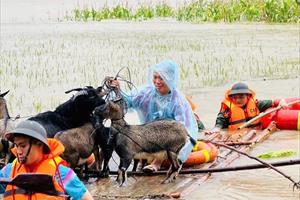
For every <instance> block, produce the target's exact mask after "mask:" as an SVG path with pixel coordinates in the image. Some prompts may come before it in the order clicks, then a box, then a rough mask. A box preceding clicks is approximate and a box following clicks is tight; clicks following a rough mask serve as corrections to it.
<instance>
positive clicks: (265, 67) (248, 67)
mask: <svg viewBox="0 0 300 200" xmlns="http://www.w3.org/2000/svg"><path fill="white" fill-rule="evenodd" d="M125 13H126V12H125ZM124 16H125V15H124ZM145 17H147V16H145ZM94 25H95V24H94V23H79V24H78V23H74V24H73V23H72V24H53V25H51V24H46V25H39V26H36V25H31V26H30V25H26V31H15V30H18V28H21V29H22V25H14V26H10V25H2V28H3V29H4V30H6V31H5V32H2V35H1V37H2V40H1V53H0V63H1V67H0V75H1V78H0V86H1V90H2V91H4V90H5V89H10V90H11V92H10V94H9V95H8V96H7V98H8V99H7V100H8V102H9V109H10V111H11V112H12V115H16V114H19V113H18V112H19V111H20V110H22V113H20V114H21V115H23V116H24V115H29V114H32V113H33V112H34V113H36V112H40V111H45V110H47V109H53V108H54V107H56V106H57V105H59V103H61V102H63V101H64V100H66V99H67V98H69V95H65V94H64V91H66V90H69V89H71V88H76V87H82V86H85V85H93V86H99V85H100V84H101V82H102V80H103V79H104V77H105V76H107V75H110V76H114V75H115V73H117V71H118V70H119V69H120V68H122V67H129V69H130V71H131V76H132V81H133V82H134V83H135V85H137V86H140V85H142V84H144V83H145V82H146V77H147V69H148V67H149V66H150V65H152V64H154V63H157V62H159V61H161V60H163V59H172V60H174V61H175V62H177V63H178V64H179V66H180V69H181V73H180V74H181V82H180V87H181V89H182V90H183V91H185V92H186V93H188V92H189V91H190V90H191V89H196V88H201V87H206V86H217V85H220V84H224V83H227V82H232V81H237V80H249V79H257V78H264V77H270V78H291V77H295V76H296V75H297V74H299V65H300V63H299V46H300V43H299V42H300V41H299V28H298V27H297V26H293V25H214V24H203V25H201V26H195V25H189V24H181V23H178V24H177V25H175V24H174V22H160V23H155V22H145V23H126V22H125V23H124V22H109V23H98V24H97V26H94ZM23 28H24V27H23ZM37 28H38V29H39V30H41V31H40V32H36V31H35V29H37ZM22 30H23V29H22Z"/></svg>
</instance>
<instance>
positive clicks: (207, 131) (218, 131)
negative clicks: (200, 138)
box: [204, 127, 221, 135]
mask: <svg viewBox="0 0 300 200" xmlns="http://www.w3.org/2000/svg"><path fill="white" fill-rule="evenodd" d="M220 131H221V129H220V128H218V127H215V128H213V129H211V130H206V131H204V134H205V135H212V134H214V133H220Z"/></svg>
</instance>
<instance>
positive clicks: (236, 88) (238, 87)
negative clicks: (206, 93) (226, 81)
mask: <svg viewBox="0 0 300 200" xmlns="http://www.w3.org/2000/svg"><path fill="white" fill-rule="evenodd" d="M234 94H252V92H251V91H250V89H249V87H248V85H246V84H245V83H242V82H238V83H236V84H234V85H233V86H232V87H231V90H230V91H229V93H228V95H229V96H231V95H234Z"/></svg>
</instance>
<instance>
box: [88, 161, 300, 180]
mask: <svg viewBox="0 0 300 200" xmlns="http://www.w3.org/2000/svg"><path fill="white" fill-rule="evenodd" d="M268 164H269V165H272V166H277V167H282V166H289V165H299V164H300V159H296V160H288V161H279V162H273V163H268ZM268 167H269V166H267V165H264V164H252V165H243V166H236V167H222V168H208V169H182V170H181V171H180V172H179V174H205V173H218V172H230V171H242V170H251V169H262V168H268ZM84 173H87V174H89V176H93V177H97V175H98V172H97V171H85V172H84ZM117 173H118V172H117V171H111V172H110V174H112V175H116V174H117ZM127 173H128V175H135V176H155V175H165V174H166V173H167V171H165V170H161V171H157V172H152V173H150V174H147V173H144V172H141V171H135V172H132V171H128V172H127Z"/></svg>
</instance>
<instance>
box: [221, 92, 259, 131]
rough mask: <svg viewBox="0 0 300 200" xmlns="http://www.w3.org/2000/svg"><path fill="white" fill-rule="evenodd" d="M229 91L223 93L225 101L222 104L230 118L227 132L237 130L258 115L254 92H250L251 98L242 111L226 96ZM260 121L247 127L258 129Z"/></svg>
mask: <svg viewBox="0 0 300 200" xmlns="http://www.w3.org/2000/svg"><path fill="white" fill-rule="evenodd" d="M229 92H230V90H228V91H227V92H226V93H225V99H224V100H223V102H222V104H223V105H225V106H227V107H228V108H229V110H230V118H229V126H228V129H229V130H237V129H238V127H240V126H241V125H242V124H244V123H245V122H247V121H249V120H250V119H252V118H254V117H256V116H257V115H259V110H258V108H257V106H256V102H255V100H254V96H255V92H253V91H251V92H252V96H251V97H250V98H249V99H248V102H247V105H246V107H245V108H244V109H243V108H241V107H239V106H237V105H235V104H234V103H233V102H232V100H231V99H230V97H229V96H228V94H229ZM260 125H261V124H260V120H256V121H254V122H253V123H251V124H250V125H249V126H248V127H255V128H258V129H260V128H261V127H260Z"/></svg>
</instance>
